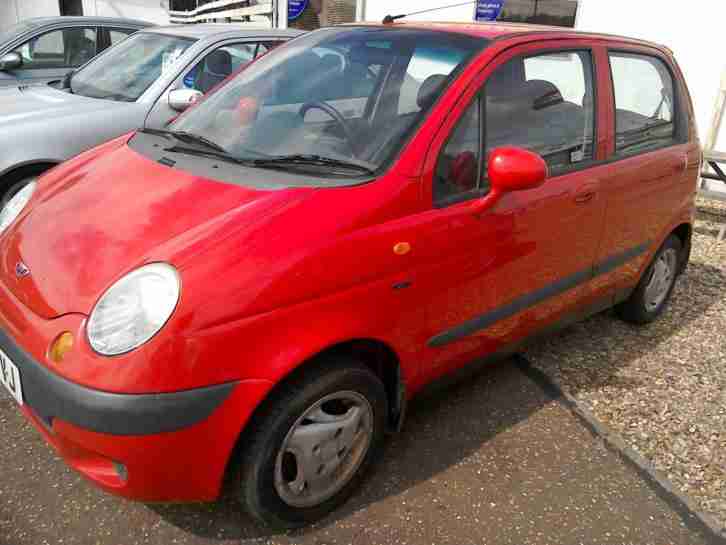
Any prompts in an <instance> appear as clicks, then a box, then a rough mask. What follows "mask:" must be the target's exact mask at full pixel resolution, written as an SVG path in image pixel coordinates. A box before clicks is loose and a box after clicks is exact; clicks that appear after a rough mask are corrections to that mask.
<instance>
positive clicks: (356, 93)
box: [170, 27, 486, 175]
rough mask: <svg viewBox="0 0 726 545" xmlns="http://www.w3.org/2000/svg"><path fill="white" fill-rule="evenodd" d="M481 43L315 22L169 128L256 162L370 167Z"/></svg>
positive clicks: (400, 139) (395, 147) (387, 154)
mask: <svg viewBox="0 0 726 545" xmlns="http://www.w3.org/2000/svg"><path fill="white" fill-rule="evenodd" d="M485 45H486V41H484V40H481V39H475V38H473V37H469V36H465V35H458V34H452V33H442V32H434V31H430V30H416V29H401V28H375V27H342V28H335V29H324V30H318V31H315V32H312V33H310V34H307V35H304V36H301V37H299V38H296V39H295V40H292V41H291V42H288V44H286V45H284V46H281V47H280V48H278V49H277V50H275V51H273V52H271V53H269V54H267V55H265V56H263V57H261V58H260V59H259V60H257V61H255V62H254V63H252V64H250V65H249V67H248V68H246V69H245V70H243V71H242V72H241V73H240V74H239V75H238V76H237V77H236V78H234V79H233V80H231V81H230V82H228V83H227V84H226V85H224V86H223V87H221V88H220V89H219V90H218V91H216V92H214V93H213V94H212V95H210V96H209V97H208V98H207V99H205V100H204V101H203V102H201V103H200V104H198V105H197V106H195V107H194V108H192V109H190V110H189V111H188V112H187V113H186V114H184V115H183V116H181V117H180V118H179V119H178V120H177V121H176V122H175V123H174V124H173V125H172V126H171V127H170V128H171V129H172V130H173V131H178V132H183V133H186V134H190V133H191V134H194V135H197V136H201V137H203V138H204V139H206V140H207V141H211V142H213V143H214V144H215V145H217V146H218V147H219V148H221V149H223V150H224V152H225V153H226V154H228V155H229V156H230V157H231V158H234V159H236V160H240V161H254V162H255V164H256V165H259V166H263V167H268V168H275V167H277V166H279V165H284V167H283V168H285V169H286V170H291V171H294V170H295V169H296V168H301V166H304V167H305V168H307V169H310V168H312V167H314V168H316V169H317V170H318V171H320V172H324V171H325V170H326V169H328V170H330V171H333V170H334V171H335V172H336V173H340V171H341V167H344V166H345V164H346V163H347V164H349V165H350V166H351V167H355V168H351V169H350V173H351V175H360V174H361V171H363V172H365V171H370V172H373V171H376V170H377V169H378V168H380V167H382V166H383V165H384V164H385V163H386V162H387V161H389V159H391V158H392V157H394V156H395V155H396V154H397V153H398V151H399V150H400V149H401V148H402V147H403V145H404V144H405V142H406V140H407V137H408V135H409V134H410V133H411V131H412V130H413V129H414V128H415V127H416V126H417V125H418V123H419V121H420V120H421V119H423V118H424V116H425V114H426V112H427V111H428V110H429V108H430V107H431V105H432V104H433V103H434V102H435V101H436V99H437V98H438V97H439V95H440V94H441V92H442V91H443V89H444V88H445V87H446V85H447V83H448V82H449V80H450V79H451V78H453V77H454V75H455V74H456V73H457V70H458V69H459V68H460V67H462V66H463V65H464V64H465V63H466V62H467V60H468V59H470V58H471V57H472V55H473V54H474V53H475V52H477V51H479V50H480V49H482V48H483V47H484V46H485ZM331 160H334V161H336V163H333V162H332V161H331ZM311 165H312V167H311Z"/></svg>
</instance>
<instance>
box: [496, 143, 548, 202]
mask: <svg viewBox="0 0 726 545" xmlns="http://www.w3.org/2000/svg"><path fill="white" fill-rule="evenodd" d="M487 171H488V173H489V183H490V184H491V186H492V189H493V190H494V191H496V192H497V193H500V194H501V193H508V192H510V191H523V190H525V189H534V188H536V187H539V186H541V185H542V184H543V183H544V182H545V180H546V179H547V163H545V160H544V159H542V157H540V156H539V155H537V154H536V153H534V152H531V151H527V150H525V149H522V148H515V147H502V148H496V149H494V150H492V152H491V154H490V155H489V162H488V165H487Z"/></svg>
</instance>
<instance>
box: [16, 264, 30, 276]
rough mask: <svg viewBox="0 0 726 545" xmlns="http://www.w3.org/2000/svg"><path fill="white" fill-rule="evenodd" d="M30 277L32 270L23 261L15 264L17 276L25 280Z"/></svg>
mask: <svg viewBox="0 0 726 545" xmlns="http://www.w3.org/2000/svg"><path fill="white" fill-rule="evenodd" d="M28 275H30V269H29V268H28V266H27V265H26V264H25V263H23V262H22V261H18V262H17V263H16V264H15V276H17V277H18V278H25V277H26V276H28Z"/></svg>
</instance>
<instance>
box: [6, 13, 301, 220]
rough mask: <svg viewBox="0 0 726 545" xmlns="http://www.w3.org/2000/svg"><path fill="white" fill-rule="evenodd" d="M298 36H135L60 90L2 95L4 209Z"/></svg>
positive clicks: (173, 31)
mask: <svg viewBox="0 0 726 545" xmlns="http://www.w3.org/2000/svg"><path fill="white" fill-rule="evenodd" d="M298 34H301V32H300V31H296V30H270V29H250V28H249V27H243V26H237V25H231V24H217V25H214V24H209V25H189V26H174V27H154V28H151V29H147V30H143V31H141V32H137V33H136V34H133V35H132V36H130V37H129V38H127V39H126V40H124V41H122V42H120V43H119V44H118V45H116V46H114V47H111V48H109V49H108V50H106V51H105V52H104V53H101V54H100V55H99V56H97V57H96V58H94V59H93V60H92V61H90V62H89V63H87V64H86V65H84V66H82V67H81V68H80V69H79V70H78V71H76V72H74V73H72V74H71V75H70V76H69V77H67V78H65V81H64V82H63V83H61V84H58V85H54V84H50V85H32V86H21V87H16V88H12V89H9V88H8V89H0V150H2V153H0V207H1V206H3V205H4V203H5V202H7V200H8V199H10V198H11V197H12V196H13V195H14V194H15V193H16V192H17V191H18V190H19V189H20V188H22V187H23V186H24V185H25V181H26V180H27V179H29V178H32V177H34V176H37V175H38V174H40V173H42V172H43V171H45V170H47V169H49V168H51V167H52V166H54V165H56V164H58V163H60V162H61V161H64V160H66V159H68V158H70V157H73V156H74V155H77V154H79V153H81V152H82V151H85V150H87V149H90V148H92V147H94V146H97V145H98V144H101V143H103V142H105V141H107V140H110V139H112V138H115V137H117V136H121V135H123V134H125V133H127V132H129V131H132V130H134V129H136V128H141V127H144V128H147V129H154V128H157V129H158V128H163V127H164V126H165V125H166V124H167V123H168V122H169V121H170V120H171V119H173V118H174V117H176V116H177V115H178V114H179V112H181V111H183V110H184V109H185V108H187V107H188V106H189V105H190V104H191V103H193V102H194V101H195V100H196V99H197V98H199V97H200V96H202V94H204V93H206V92H207V91H209V90H210V89H212V88H213V87H214V86H215V85H217V84H219V83H220V82H221V81H222V80H224V79H225V78H226V77H227V76H229V75H230V74H231V73H232V72H233V71H235V70H236V69H237V68H239V67H241V66H243V65H244V64H246V63H248V62H250V61H251V60H253V59H254V58H255V57H257V56H259V55H261V54H263V53H264V52H265V51H268V50H269V49H271V48H274V47H275V46H277V45H279V44H280V43H282V42H284V41H286V40H289V39H290V38H292V37H294V36H297V35H298Z"/></svg>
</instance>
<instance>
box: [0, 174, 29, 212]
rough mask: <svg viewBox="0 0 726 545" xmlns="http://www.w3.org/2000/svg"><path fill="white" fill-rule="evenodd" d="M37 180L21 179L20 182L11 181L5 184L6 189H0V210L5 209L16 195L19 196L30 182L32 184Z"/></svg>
mask: <svg viewBox="0 0 726 545" xmlns="http://www.w3.org/2000/svg"><path fill="white" fill-rule="evenodd" d="M34 179H35V176H29V177H26V178H21V179H19V180H14V181H13V180H11V181H8V182H7V183H6V184H5V187H3V188H2V189H0V210H2V209H3V208H5V205H6V204H7V203H8V201H10V199H12V198H13V197H14V196H15V195H17V194H18V193H19V192H20V190H21V189H23V188H24V187H25V186H26V185H28V184H29V183H30V182H32V181H33V180H34Z"/></svg>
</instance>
